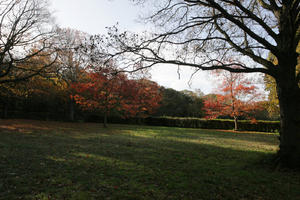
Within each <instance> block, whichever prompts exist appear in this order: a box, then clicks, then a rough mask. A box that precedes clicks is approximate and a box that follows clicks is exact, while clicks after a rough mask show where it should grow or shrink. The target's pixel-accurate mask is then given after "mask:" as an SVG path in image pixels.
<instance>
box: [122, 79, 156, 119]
mask: <svg viewBox="0 0 300 200" xmlns="http://www.w3.org/2000/svg"><path fill="white" fill-rule="evenodd" d="M159 88H160V87H159V85H158V84H157V83H156V82H153V81H150V80H148V79H145V78H143V79H138V80H135V79H131V80H127V81H125V82H124V83H123V84H122V89H121V90H122V91H121V96H122V102H123V103H122V108H121V109H122V111H123V112H124V114H125V116H127V117H138V118H144V117H146V116H149V115H151V114H153V113H154V112H155V111H156V110H157V109H158V108H159V106H160V101H161V94H160V90H159Z"/></svg>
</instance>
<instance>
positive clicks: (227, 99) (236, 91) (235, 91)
mask: <svg viewBox="0 0 300 200" xmlns="http://www.w3.org/2000/svg"><path fill="white" fill-rule="evenodd" d="M219 78H220V79H221V80H222V83H221V84H220V85H219V87H218V93H219V94H217V95H215V97H210V98H207V99H206V100H205V101H204V109H205V111H206V113H207V118H216V117H218V116H231V117H233V118H239V117H241V116H243V117H249V116H248V114H249V113H250V112H252V111H253V110H255V109H261V108H259V107H258V106H257V105H258V104H256V103H255V100H257V98H258V97H259V96H260V93H259V92H258V91H257V87H255V86H253V85H251V82H250V80H249V79H248V78H246V77H245V76H244V75H243V74H234V73H229V72H224V73H222V74H219Z"/></svg>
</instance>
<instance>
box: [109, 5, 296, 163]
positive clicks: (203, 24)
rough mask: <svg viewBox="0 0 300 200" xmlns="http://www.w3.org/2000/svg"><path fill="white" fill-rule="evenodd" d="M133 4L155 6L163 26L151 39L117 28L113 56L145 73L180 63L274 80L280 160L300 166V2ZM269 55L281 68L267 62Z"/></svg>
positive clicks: (154, 16) (153, 17)
mask: <svg viewBox="0 0 300 200" xmlns="http://www.w3.org/2000/svg"><path fill="white" fill-rule="evenodd" d="M133 1H135V2H141V3H142V2H144V3H152V4H153V5H154V6H152V8H154V9H156V10H153V14H152V15H151V16H150V17H149V18H147V19H148V20H149V21H152V22H154V23H155V24H156V25H157V27H158V28H157V30H156V33H155V34H154V35H153V37H151V38H150V39H149V38H145V37H142V38H140V37H138V36H136V35H131V34H129V33H128V32H127V33H123V34H120V33H119V32H118V31H116V29H111V32H110V34H111V36H112V38H113V40H112V42H111V43H109V45H110V47H112V46H114V47H115V49H116V51H115V52H111V53H109V55H112V56H119V55H121V54H120V53H122V55H123V59H124V58H130V60H131V61H133V62H135V63H138V65H130V66H134V67H137V68H139V69H140V68H146V67H150V66H153V65H154V64H175V65H181V66H190V67H194V68H195V71H199V70H215V69H223V70H227V71H230V72H235V73H253V72H260V73H264V74H268V75H270V76H272V77H273V78H274V79H275V82H276V85H277V95H278V98H279V106H280V119H281V131H280V149H279V151H278V154H277V155H278V156H277V158H278V159H277V161H278V163H280V164H283V165H287V166H290V167H300V115H299V113H300V88H299V85H298V83H299V81H300V73H299V71H296V65H297V57H298V53H297V52H296V47H297V44H298V43H299V39H300V28H299V27H300V26H299V25H300V14H299V10H300V7H299V0H287V1H277V0H249V1H237V0H162V1H154V0H148V1H147V0H146V1H145V0H133ZM147 8H149V6H148V7H147ZM269 52H271V53H272V54H273V55H274V56H275V57H276V59H277V60H278V63H277V64H275V63H273V62H271V61H269V60H268V59H267V57H268V53H269ZM128 54H130V55H131V56H130V55H128ZM125 56H126V57H125ZM229 61H230V62H229ZM251 61H253V62H252V64H251ZM236 66H239V67H236ZM133 70H136V69H133Z"/></svg>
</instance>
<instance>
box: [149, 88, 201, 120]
mask: <svg viewBox="0 0 300 200" xmlns="http://www.w3.org/2000/svg"><path fill="white" fill-rule="evenodd" d="M161 93H162V100H161V102H160V107H159V108H158V110H157V112H156V113H155V115H158V116H173V117H203V116H204V113H203V110H202V109H203V100H202V98H201V97H199V96H197V94H196V93H194V92H192V91H181V92H179V91H176V90H174V89H171V88H164V87H162V88H161Z"/></svg>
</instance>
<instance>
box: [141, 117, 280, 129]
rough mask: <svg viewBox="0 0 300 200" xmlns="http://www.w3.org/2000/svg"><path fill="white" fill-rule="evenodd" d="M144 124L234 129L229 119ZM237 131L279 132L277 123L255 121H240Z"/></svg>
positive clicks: (166, 119) (163, 120)
mask: <svg viewBox="0 0 300 200" xmlns="http://www.w3.org/2000/svg"><path fill="white" fill-rule="evenodd" d="M143 122H144V124H146V125H150V126H171V127H183V128H203V129H225V130H230V129H234V121H233V120H230V119H213V120H206V119H200V118H174V117H148V118H145V119H144V120H143ZM238 123H239V130H245V131H259V132H278V131H279V130H280V122H279V121H257V122H255V123H252V122H251V121H250V120H240V121H238Z"/></svg>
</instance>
